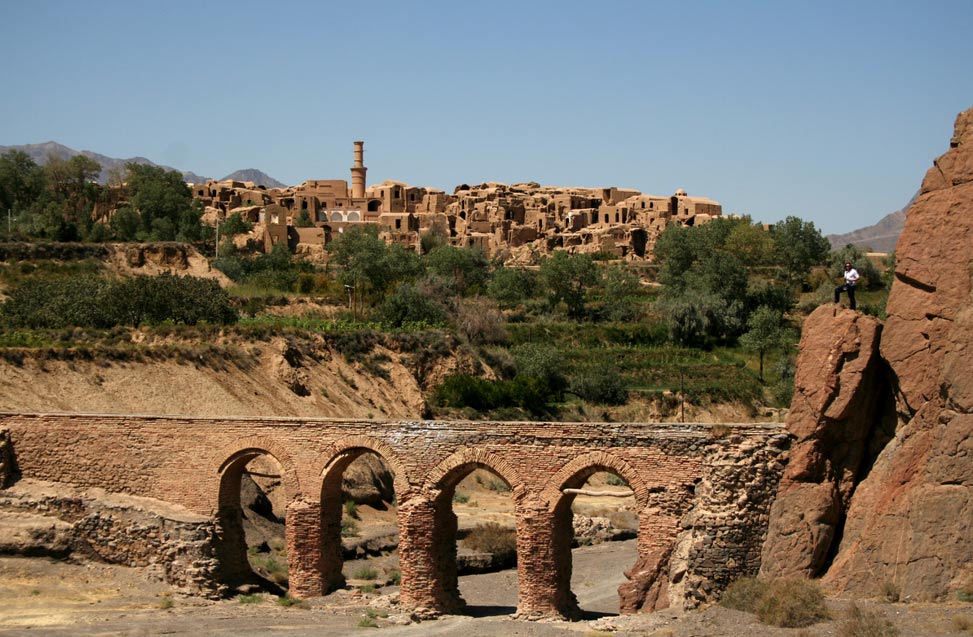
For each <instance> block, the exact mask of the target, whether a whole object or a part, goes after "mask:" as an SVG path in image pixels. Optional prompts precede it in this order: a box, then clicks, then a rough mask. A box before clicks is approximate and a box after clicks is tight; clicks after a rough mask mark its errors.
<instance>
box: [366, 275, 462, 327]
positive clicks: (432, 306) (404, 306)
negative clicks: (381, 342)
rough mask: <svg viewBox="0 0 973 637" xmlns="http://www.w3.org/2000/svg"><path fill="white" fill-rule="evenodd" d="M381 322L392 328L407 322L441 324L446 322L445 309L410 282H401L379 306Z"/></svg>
mask: <svg viewBox="0 0 973 637" xmlns="http://www.w3.org/2000/svg"><path fill="white" fill-rule="evenodd" d="M379 316H380V317H381V319H382V322H383V323H385V324H387V325H389V326H390V327H393V328H398V327H402V326H403V325H406V324H408V323H426V324H427V325H433V326H436V325H443V324H444V323H445V322H446V310H445V309H444V308H443V306H442V304H441V303H440V302H439V301H438V300H437V299H434V298H431V297H430V296H428V295H426V294H423V292H422V291H421V290H419V288H417V287H416V286H415V285H413V284H412V283H402V284H400V285H399V286H398V287H397V288H396V289H395V292H393V293H392V294H390V295H388V296H387V297H386V298H385V301H383V302H382V305H381V307H380V308H379Z"/></svg>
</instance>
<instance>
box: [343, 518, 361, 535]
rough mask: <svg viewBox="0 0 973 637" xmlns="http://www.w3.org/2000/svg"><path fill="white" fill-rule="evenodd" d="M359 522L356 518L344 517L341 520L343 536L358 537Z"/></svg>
mask: <svg viewBox="0 0 973 637" xmlns="http://www.w3.org/2000/svg"><path fill="white" fill-rule="evenodd" d="M357 536H358V524H357V523H356V522H355V521H354V520H349V519H347V518H344V519H342V520H341V537H357Z"/></svg>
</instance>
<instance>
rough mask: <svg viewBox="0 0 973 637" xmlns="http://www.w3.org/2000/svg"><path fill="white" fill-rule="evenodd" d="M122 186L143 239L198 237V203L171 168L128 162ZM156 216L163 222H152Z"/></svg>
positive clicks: (193, 239)
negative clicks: (137, 216)
mask: <svg viewBox="0 0 973 637" xmlns="http://www.w3.org/2000/svg"><path fill="white" fill-rule="evenodd" d="M126 169H127V170H128V178H127V181H126V184H127V185H126V188H127V190H128V200H129V203H130V204H131V206H132V208H133V209H135V210H137V211H138V213H139V216H140V219H141V229H140V236H141V237H142V238H145V239H153V240H167V239H169V238H172V239H180V240H183V241H195V240H196V239H198V238H199V237H200V236H201V231H202V230H201V227H200V218H201V217H202V208H201V204H200V203H199V202H198V201H196V200H194V199H193V193H192V190H190V189H189V186H187V185H186V183H185V181H183V177H182V175H181V174H179V173H178V172H176V171H175V170H166V169H164V168H161V167H159V166H148V165H144V164H136V163H134V162H133V163H129V164H127V165H126ZM157 219H165V220H166V221H163V222H158V223H156V220H157Z"/></svg>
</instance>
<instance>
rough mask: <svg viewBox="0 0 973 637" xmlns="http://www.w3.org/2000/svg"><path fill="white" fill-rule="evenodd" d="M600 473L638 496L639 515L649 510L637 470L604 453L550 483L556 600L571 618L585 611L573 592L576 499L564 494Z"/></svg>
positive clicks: (574, 463) (547, 498) (584, 458)
mask: <svg viewBox="0 0 973 637" xmlns="http://www.w3.org/2000/svg"><path fill="white" fill-rule="evenodd" d="M599 471H609V472H612V473H614V474H616V475H618V476H619V477H621V478H622V479H624V480H625V481H626V482H627V483H628V486H629V487H630V488H631V489H632V491H633V492H634V496H635V502H636V509H637V510H638V511H642V510H643V509H645V508H646V507H647V505H648V502H649V490H648V487H646V485H645V482H644V481H643V480H642V479H641V478H640V477H639V475H638V473H637V472H636V471H635V469H633V468H632V466H631V465H630V464H629V463H628V462H626V461H625V460H623V459H622V458H620V457H618V456H616V455H614V454H611V453H607V452H604V451H593V452H590V453H586V454H583V455H580V456H578V457H576V458H574V459H573V460H571V461H569V462H568V463H566V464H565V465H564V466H563V467H561V469H560V470H559V471H558V472H557V473H556V474H554V477H552V478H551V480H550V481H548V484H547V486H546V487H545V489H544V492H543V495H542V497H543V500H544V502H545V504H546V506H547V507H548V511H549V514H550V516H551V517H550V522H551V531H552V532H551V536H550V551H551V556H552V562H551V566H552V567H553V568H552V570H553V573H552V578H551V582H550V583H551V586H552V589H553V590H552V598H553V599H554V600H555V601H554V606H555V607H556V608H557V609H558V610H559V612H560V613H561V614H563V615H565V616H566V617H569V618H578V617H580V616H581V608H580V607H579V606H578V601H577V598H576V597H575V595H574V593H573V592H572V591H571V574H572V571H573V564H572V556H571V544H572V541H573V539H574V526H573V518H574V514H573V512H572V506H571V505H572V504H573V502H574V499H575V496H574V495H572V494H565V493H563V489H565V488H579V487H581V486H582V485H583V484H584V483H585V481H586V480H587V479H588V478H589V477H591V476H592V475H594V474H595V473H598V472H599Z"/></svg>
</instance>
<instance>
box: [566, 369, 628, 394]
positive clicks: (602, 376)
mask: <svg viewBox="0 0 973 637" xmlns="http://www.w3.org/2000/svg"><path fill="white" fill-rule="evenodd" d="M571 391H572V392H574V393H575V394H577V395H578V396H580V397H581V398H583V399H584V400H587V401H588V402H591V403H595V404H597V405H624V404H625V403H626V402H628V390H627V389H626V388H625V383H624V382H622V379H621V377H620V376H619V373H618V369H616V368H615V367H614V366H613V365H610V364H608V363H604V362H602V363H599V364H597V365H596V366H595V367H594V368H593V369H591V370H590V371H588V372H586V373H582V374H581V375H580V376H577V377H575V378H574V379H573V380H572V381H571Z"/></svg>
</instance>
